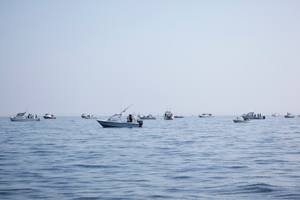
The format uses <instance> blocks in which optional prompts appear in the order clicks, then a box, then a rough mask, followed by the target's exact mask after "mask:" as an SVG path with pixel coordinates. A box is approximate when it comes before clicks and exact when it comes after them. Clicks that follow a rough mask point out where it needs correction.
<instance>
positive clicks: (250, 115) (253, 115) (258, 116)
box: [242, 112, 266, 119]
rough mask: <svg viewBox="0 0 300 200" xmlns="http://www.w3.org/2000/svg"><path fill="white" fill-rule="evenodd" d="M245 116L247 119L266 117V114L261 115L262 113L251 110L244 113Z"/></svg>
mask: <svg viewBox="0 0 300 200" xmlns="http://www.w3.org/2000/svg"><path fill="white" fill-rule="evenodd" d="M242 116H243V117H246V118H247V119H266V117H265V116H261V114H260V113H257V114H254V112H249V113H248V114H243V115H242Z"/></svg>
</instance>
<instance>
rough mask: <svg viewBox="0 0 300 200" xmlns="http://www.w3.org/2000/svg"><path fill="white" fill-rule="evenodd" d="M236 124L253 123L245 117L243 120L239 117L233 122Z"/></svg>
mask: <svg viewBox="0 0 300 200" xmlns="http://www.w3.org/2000/svg"><path fill="white" fill-rule="evenodd" d="M233 122H234V123H249V122H251V120H250V119H248V118H246V117H243V119H240V118H239V117H237V118H236V119H234V120H233Z"/></svg>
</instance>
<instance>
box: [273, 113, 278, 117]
mask: <svg viewBox="0 0 300 200" xmlns="http://www.w3.org/2000/svg"><path fill="white" fill-rule="evenodd" d="M272 116H273V117H279V116H280V115H279V114H278V113H272Z"/></svg>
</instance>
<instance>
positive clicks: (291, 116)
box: [284, 112, 295, 118]
mask: <svg viewBox="0 0 300 200" xmlns="http://www.w3.org/2000/svg"><path fill="white" fill-rule="evenodd" d="M284 117H285V118H294V117H295V116H294V115H293V114H292V113H289V112H287V113H286V115H285V116H284Z"/></svg>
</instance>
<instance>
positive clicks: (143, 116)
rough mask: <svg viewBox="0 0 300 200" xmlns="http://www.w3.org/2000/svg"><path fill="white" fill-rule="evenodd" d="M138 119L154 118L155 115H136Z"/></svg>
mask: <svg viewBox="0 0 300 200" xmlns="http://www.w3.org/2000/svg"><path fill="white" fill-rule="evenodd" d="M138 116H139V118H140V119H156V118H155V117H153V116H152V115H151V114H150V115H147V116H146V115H141V114H139V115H138Z"/></svg>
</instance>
